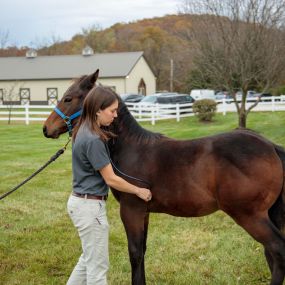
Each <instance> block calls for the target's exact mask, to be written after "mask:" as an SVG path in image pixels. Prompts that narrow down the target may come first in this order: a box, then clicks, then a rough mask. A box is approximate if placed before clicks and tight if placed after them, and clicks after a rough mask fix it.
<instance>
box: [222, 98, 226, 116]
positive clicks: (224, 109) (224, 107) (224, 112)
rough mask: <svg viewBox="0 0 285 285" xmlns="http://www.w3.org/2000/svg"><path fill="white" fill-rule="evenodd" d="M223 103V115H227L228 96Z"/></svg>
mask: <svg viewBox="0 0 285 285" xmlns="http://www.w3.org/2000/svg"><path fill="white" fill-rule="evenodd" d="M222 103H223V115H224V116H225V115H226V113H227V105H226V98H223V99H222Z"/></svg>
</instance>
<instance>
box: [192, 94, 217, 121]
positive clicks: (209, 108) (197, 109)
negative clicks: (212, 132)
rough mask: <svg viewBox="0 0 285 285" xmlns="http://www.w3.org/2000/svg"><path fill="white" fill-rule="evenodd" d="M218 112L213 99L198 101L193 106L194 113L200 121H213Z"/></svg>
mask: <svg viewBox="0 0 285 285" xmlns="http://www.w3.org/2000/svg"><path fill="white" fill-rule="evenodd" d="M216 110H217V103H216V102H215V101H214V100H211V99H202V100H197V101H195V102H194V104H193V112H194V114H195V115H196V116H197V117H198V118H199V121H206V122H210V121H212V119H213V117H214V116H215V114H216Z"/></svg>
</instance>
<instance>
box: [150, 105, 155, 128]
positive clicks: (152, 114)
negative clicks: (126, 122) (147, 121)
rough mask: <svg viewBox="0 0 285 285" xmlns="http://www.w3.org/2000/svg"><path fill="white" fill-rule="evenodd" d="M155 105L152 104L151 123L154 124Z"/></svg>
mask: <svg viewBox="0 0 285 285" xmlns="http://www.w3.org/2000/svg"><path fill="white" fill-rule="evenodd" d="M154 108H155V107H154V106H151V124H152V125H153V126H154V125H155V109H154Z"/></svg>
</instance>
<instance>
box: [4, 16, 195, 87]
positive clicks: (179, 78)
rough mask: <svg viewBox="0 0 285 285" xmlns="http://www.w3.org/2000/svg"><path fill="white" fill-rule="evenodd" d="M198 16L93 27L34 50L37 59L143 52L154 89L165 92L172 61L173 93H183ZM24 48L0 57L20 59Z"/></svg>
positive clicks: (7, 52) (13, 49)
mask: <svg viewBox="0 0 285 285" xmlns="http://www.w3.org/2000/svg"><path fill="white" fill-rule="evenodd" d="M198 18H199V16H189V15H167V16H164V17H159V18H152V19H144V20H140V21H136V22H131V23H118V24H115V25H113V26H111V27H110V28H107V29H100V28H97V27H96V26H94V27H92V28H88V29H82V33H80V34H76V35H74V36H73V38H72V39H71V40H70V41H64V42H60V41H56V40H53V39H50V43H49V44H47V45H46V46H41V47H40V48H38V50H37V51H38V55H63V54H80V53H81V51H82V49H83V48H84V47H85V46H86V45H89V46H90V47H92V48H93V50H94V52H95V53H102V52H120V51H140V50H142V51H144V56H145V58H146V60H147V61H148V63H149V64H150V66H151V68H152V70H153V71H154V73H155V75H156V76H157V89H158V90H167V89H169V77H170V60H171V59H172V60H173V68H174V81H173V84H174V89H175V90H177V91H184V90H185V91H186V90H187V89H188V88H187V77H188V74H189V70H190V69H191V38H190V33H189V31H190V30H191V28H193V24H194V23H195V21H196V20H197V19H198ZM26 50H27V48H21V49H17V48H16V47H9V48H7V49H6V50H0V56H15V55H16V56H23V55H24V54H25V52H26Z"/></svg>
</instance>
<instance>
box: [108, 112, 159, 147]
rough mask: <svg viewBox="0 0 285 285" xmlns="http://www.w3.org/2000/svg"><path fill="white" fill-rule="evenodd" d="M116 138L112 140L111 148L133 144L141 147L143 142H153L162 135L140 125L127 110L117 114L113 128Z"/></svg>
mask: <svg viewBox="0 0 285 285" xmlns="http://www.w3.org/2000/svg"><path fill="white" fill-rule="evenodd" d="M115 133H116V134H117V138H116V139H115V140H114V143H113V149H116V150H117V149H119V150H121V149H123V148H125V147H129V146H133V147H134V148H135V147H141V146H142V145H145V144H150V143H155V142H156V141H157V140H159V139H160V138H161V137H162V136H161V135H160V134H157V133H153V132H151V131H148V130H146V129H144V128H143V127H141V126H140V125H139V124H138V122H137V121H136V120H135V118H134V117H133V116H132V115H131V114H130V112H129V111H128V110H124V112H123V113H122V114H119V116H118V119H117V127H116V130H115Z"/></svg>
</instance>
